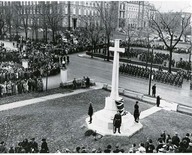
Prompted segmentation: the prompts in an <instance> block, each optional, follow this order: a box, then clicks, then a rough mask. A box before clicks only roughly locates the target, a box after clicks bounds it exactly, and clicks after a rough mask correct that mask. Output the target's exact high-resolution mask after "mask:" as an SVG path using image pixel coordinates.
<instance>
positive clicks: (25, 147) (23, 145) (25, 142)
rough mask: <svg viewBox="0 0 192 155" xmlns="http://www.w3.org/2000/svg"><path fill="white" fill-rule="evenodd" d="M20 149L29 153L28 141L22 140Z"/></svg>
mask: <svg viewBox="0 0 192 155" xmlns="http://www.w3.org/2000/svg"><path fill="white" fill-rule="evenodd" d="M22 147H23V148H24V149H25V152H26V153H29V152H30V144H29V142H28V139H24V140H23V142H22Z"/></svg>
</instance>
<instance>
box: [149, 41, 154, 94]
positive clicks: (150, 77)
mask: <svg viewBox="0 0 192 155" xmlns="http://www.w3.org/2000/svg"><path fill="white" fill-rule="evenodd" d="M152 69H153V45H152V60H151V66H150V74H149V91H148V95H149V96H150V94H151V81H152Z"/></svg>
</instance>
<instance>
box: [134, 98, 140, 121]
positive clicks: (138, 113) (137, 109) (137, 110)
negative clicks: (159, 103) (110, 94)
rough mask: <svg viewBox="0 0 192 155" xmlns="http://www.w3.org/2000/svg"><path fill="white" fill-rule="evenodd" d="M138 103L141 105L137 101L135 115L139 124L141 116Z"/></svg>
mask: <svg viewBox="0 0 192 155" xmlns="http://www.w3.org/2000/svg"><path fill="white" fill-rule="evenodd" d="M138 103H139V102H138V101H136V103H135V106H134V114H133V116H134V118H135V122H136V123H138V122H139V116H140V112H139V105H138Z"/></svg>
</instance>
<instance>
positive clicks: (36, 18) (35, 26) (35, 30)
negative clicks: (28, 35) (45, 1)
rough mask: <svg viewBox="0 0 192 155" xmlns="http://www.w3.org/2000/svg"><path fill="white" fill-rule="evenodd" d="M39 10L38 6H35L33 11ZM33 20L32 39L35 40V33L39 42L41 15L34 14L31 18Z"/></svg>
mask: <svg viewBox="0 0 192 155" xmlns="http://www.w3.org/2000/svg"><path fill="white" fill-rule="evenodd" d="M38 8H39V7H38V5H34V6H33V11H36V12H37V9H38ZM31 19H32V21H33V22H32V25H31V28H32V39H34V33H35V39H36V40H37V39H38V28H39V15H38V14H36V13H34V12H33V13H32V16H31Z"/></svg>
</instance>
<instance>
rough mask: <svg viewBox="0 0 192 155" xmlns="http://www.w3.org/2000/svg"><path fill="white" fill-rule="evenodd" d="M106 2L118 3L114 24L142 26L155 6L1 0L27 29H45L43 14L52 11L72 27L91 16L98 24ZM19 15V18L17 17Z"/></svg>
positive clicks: (62, 25) (146, 23) (137, 3)
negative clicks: (99, 9) (101, 7)
mask: <svg viewBox="0 0 192 155" xmlns="http://www.w3.org/2000/svg"><path fill="white" fill-rule="evenodd" d="M109 5H115V6H116V5H117V7H114V8H116V11H117V15H115V16H114V18H113V20H114V21H117V22H116V24H117V28H119V27H122V28H123V27H132V28H143V27H146V26H148V20H149V19H148V16H149V15H150V14H151V13H152V12H154V10H155V9H154V6H153V5H151V4H150V3H148V2H147V1H113V2H111V1H106V2H104V1H2V2H1V3H0V7H1V9H2V8H4V10H6V9H8V8H11V9H12V10H13V12H15V13H13V14H14V19H16V18H17V16H16V15H18V16H19V17H22V20H20V21H19V22H18V24H20V25H19V26H20V27H25V26H26V27H28V29H37V28H39V29H44V28H45V27H48V30H49V29H51V28H50V27H51V26H50V24H49V25H48V22H47V21H45V17H46V16H48V15H51V14H54V15H56V14H58V16H60V21H59V22H58V23H57V24H58V26H61V27H66V28H71V29H75V28H76V27H84V26H85V24H86V22H87V20H89V19H90V18H91V19H92V20H94V22H95V23H97V24H101V23H102V22H101V18H100V12H99V11H98V7H100V6H103V7H105V8H108V6H109ZM20 19H21V18H20Z"/></svg>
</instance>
